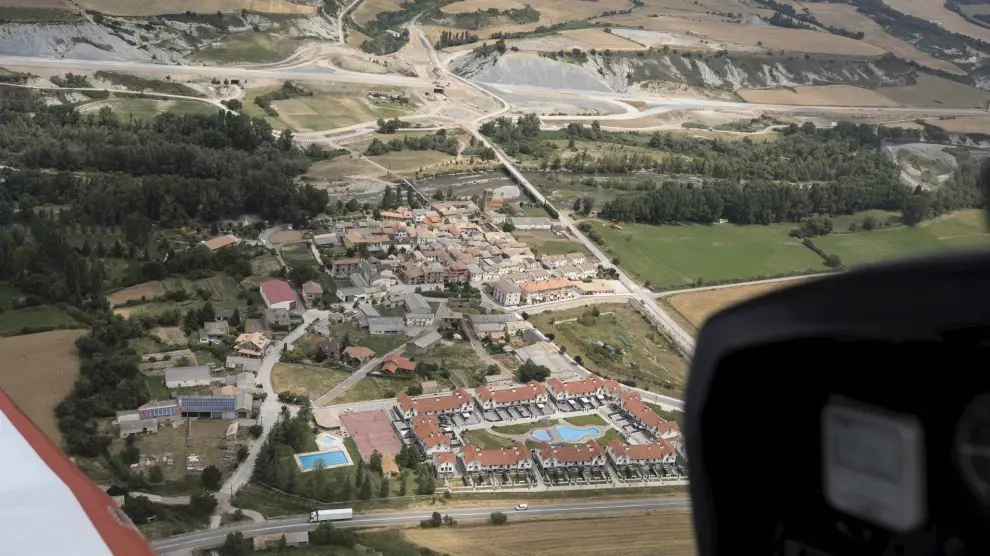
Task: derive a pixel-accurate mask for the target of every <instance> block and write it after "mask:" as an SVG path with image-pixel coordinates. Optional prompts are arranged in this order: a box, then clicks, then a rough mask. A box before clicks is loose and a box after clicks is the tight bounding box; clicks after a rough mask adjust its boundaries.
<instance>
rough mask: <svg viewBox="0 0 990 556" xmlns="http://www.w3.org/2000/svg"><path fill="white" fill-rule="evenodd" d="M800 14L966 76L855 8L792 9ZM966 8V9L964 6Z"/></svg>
mask: <svg viewBox="0 0 990 556" xmlns="http://www.w3.org/2000/svg"><path fill="white" fill-rule="evenodd" d="M795 4H796V3H795ZM795 7H796V8H797V9H798V10H799V11H800V10H801V9H803V8H808V9H810V10H811V13H812V15H814V16H815V17H816V18H817V19H818V21H821V22H822V23H824V24H825V25H834V26H836V27H842V28H843V29H848V30H850V31H853V32H856V31H860V32H862V33H863V38H862V40H863V41H864V42H867V43H869V44H872V45H874V46H877V47H879V48H882V49H884V50H886V51H887V52H890V53H891V54H894V55H895V56H898V57H900V58H904V59H905V60H913V61H915V62H918V63H919V64H922V65H925V66H928V67H930V68H934V69H938V70H942V71H947V72H949V73H954V74H957V75H965V73H966V72H965V71H963V70H961V69H959V68H958V67H957V66H956V65H954V64H952V63H951V62H947V61H945V60H940V59H938V58H936V57H934V56H932V55H930V54H927V53H925V52H922V51H920V50H918V49H917V48H915V47H914V45H912V44H911V43H909V42H906V41H903V40H901V39H898V38H895V37H892V36H890V35H888V34H887V32H886V31H884V30H883V28H882V27H880V26H879V25H877V23H876V22H875V21H873V20H872V19H870V18H869V17H867V16H866V15H864V14H861V13H859V12H858V11H856V6H851V5H848V4H838V3H826V2H814V3H806V4H799V5H795ZM965 7H969V6H965Z"/></svg>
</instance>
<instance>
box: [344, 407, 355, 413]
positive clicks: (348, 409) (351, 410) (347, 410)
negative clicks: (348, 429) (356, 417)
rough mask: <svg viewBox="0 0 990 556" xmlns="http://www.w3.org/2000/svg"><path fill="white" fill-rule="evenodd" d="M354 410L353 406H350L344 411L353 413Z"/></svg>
mask: <svg viewBox="0 0 990 556" xmlns="http://www.w3.org/2000/svg"><path fill="white" fill-rule="evenodd" d="M353 412H354V408H353V407H348V408H347V409H345V410H344V413H353Z"/></svg>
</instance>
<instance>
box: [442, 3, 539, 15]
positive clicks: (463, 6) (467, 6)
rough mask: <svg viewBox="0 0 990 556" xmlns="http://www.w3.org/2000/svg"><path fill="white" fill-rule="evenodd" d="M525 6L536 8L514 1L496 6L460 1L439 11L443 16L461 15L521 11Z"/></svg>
mask: <svg viewBox="0 0 990 556" xmlns="http://www.w3.org/2000/svg"><path fill="white" fill-rule="evenodd" d="M526 4H530V5H532V6H533V7H534V8H535V7H536V6H535V4H533V3H532V2H517V1H516V0H500V1H499V2H498V5H497V6H495V5H494V4H492V2H491V1H490V0H462V1H461V2H454V3H453V4H447V5H446V6H444V7H442V8H440V11H441V12H443V13H445V14H463V13H469V12H476V11H478V10H482V11H484V10H487V9H488V8H491V7H496V8H498V9H500V10H521V9H523V8H524V7H526ZM537 9H539V8H537Z"/></svg>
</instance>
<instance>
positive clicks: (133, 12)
mask: <svg viewBox="0 0 990 556" xmlns="http://www.w3.org/2000/svg"><path fill="white" fill-rule="evenodd" d="M24 1H25V2H28V1H29V2H30V3H31V4H32V5H33V4H35V3H36V2H35V0H24ZM45 1H48V2H51V1H52V0H45ZM78 4H79V5H80V6H81V7H82V8H84V9H87V10H96V11H98V12H102V13H105V14H109V15H127V16H139V15H162V14H183V13H186V12H187V11H191V12H195V13H205V14H210V13H216V12H217V11H220V12H223V13H240V11H241V10H250V11H252V12H263V13H272V14H300V15H314V14H316V7H315V6H303V5H301V4H294V3H292V2H290V1H289V0H128V1H126V2H122V1H121V0H79V1H78Z"/></svg>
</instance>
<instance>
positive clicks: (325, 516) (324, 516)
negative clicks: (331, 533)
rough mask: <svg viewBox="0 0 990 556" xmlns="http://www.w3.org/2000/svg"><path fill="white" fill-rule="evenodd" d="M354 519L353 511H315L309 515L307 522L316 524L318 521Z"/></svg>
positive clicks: (348, 509) (347, 509)
mask: <svg viewBox="0 0 990 556" xmlns="http://www.w3.org/2000/svg"><path fill="white" fill-rule="evenodd" d="M352 517H354V510H352V509H350V508H346V509H343V510H316V511H315V512H310V513H309V522H310V523H316V522H318V521H341V520H344V519H351V518H352Z"/></svg>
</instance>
